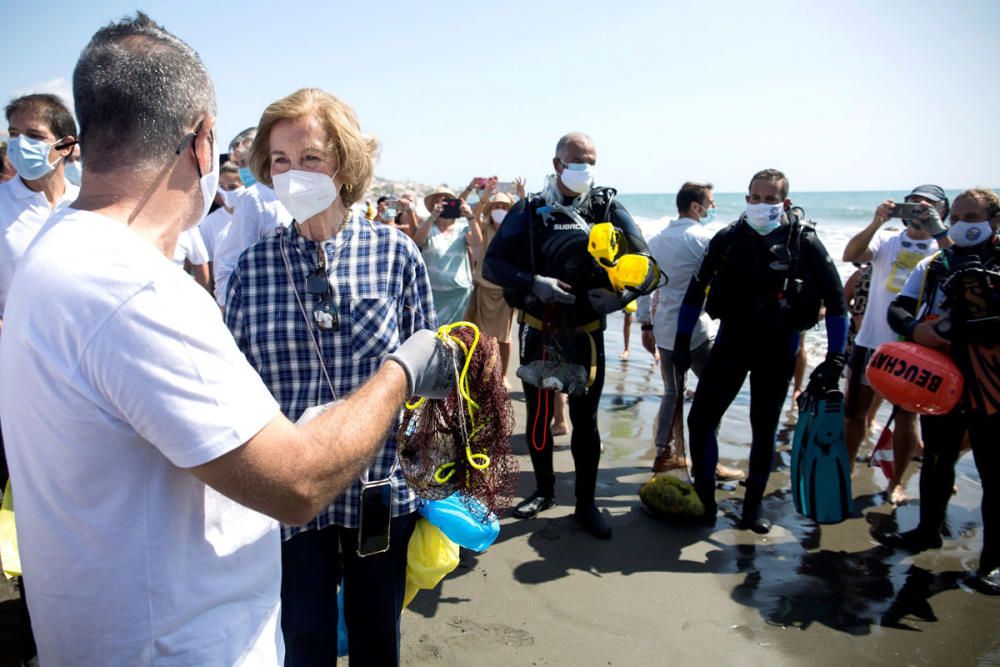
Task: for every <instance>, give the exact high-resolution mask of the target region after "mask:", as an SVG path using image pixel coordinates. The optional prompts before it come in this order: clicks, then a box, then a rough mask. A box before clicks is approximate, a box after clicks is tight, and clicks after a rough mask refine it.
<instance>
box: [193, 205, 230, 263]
mask: <svg viewBox="0 0 1000 667" xmlns="http://www.w3.org/2000/svg"><path fill="white" fill-rule="evenodd" d="M232 221H233V214H232V213H230V212H229V211H227V210H226V209H225V207H224V206H220V207H219V208H217V209H215V210H214V211H212V212H211V213H209V214H208V215H207V216H205V219H204V220H202V221H201V222H200V223H198V231H199V232H200V233H201V240H202V241H203V242H204V243H205V250H207V251H208V261H210V262H214V261H215V253H216V251H217V250H218V249H219V244H220V243H221V241H222V239H224V238H225V237H226V235H227V234H228V233H229V225H230V223H232Z"/></svg>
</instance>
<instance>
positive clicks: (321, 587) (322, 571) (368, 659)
mask: <svg viewBox="0 0 1000 667" xmlns="http://www.w3.org/2000/svg"><path fill="white" fill-rule="evenodd" d="M416 522H417V513H416V512H414V513H412V514H407V515H406V516H400V517H394V518H393V519H392V523H391V526H390V529H389V530H390V537H389V550H388V551H386V552H385V553H381V554H375V555H372V556H368V557H367V558H359V557H358V554H357V547H358V530H357V529H356V528H341V527H339V526H331V527H329V528H324V529H323V530H307V531H305V532H302V533H299V534H298V535H296V536H295V537H293V538H292V539H290V540H288V541H286V542H283V543H282V544H281V632H282V634H283V635H284V638H285V667H307V666H312V665H317V666H320V665H321V666H322V667H329V666H330V665H335V664H336V663H337V583H338V582H339V581H340V579H341V575H343V580H344V581H343V585H344V616H345V620H346V622H347V638H348V651H349V653H350V662H351V664H352V665H398V664H399V616H400V613H401V612H402V608H403V594H404V592H405V589H406V551H407V545H408V544H409V542H410V535H411V534H413V527H414V526H415V525H416ZM338 546H341V547H342V551H343V556H342V561H343V564H342V565H341V557H340V556H339V555H338Z"/></svg>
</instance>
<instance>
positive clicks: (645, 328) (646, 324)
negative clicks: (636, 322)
mask: <svg viewBox="0 0 1000 667" xmlns="http://www.w3.org/2000/svg"><path fill="white" fill-rule="evenodd" d="M640 329H641V330H642V331H652V330H653V325H652V324H651V323H649V322H643V323H642V326H641V327H640Z"/></svg>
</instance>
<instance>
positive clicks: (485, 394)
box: [397, 322, 519, 522]
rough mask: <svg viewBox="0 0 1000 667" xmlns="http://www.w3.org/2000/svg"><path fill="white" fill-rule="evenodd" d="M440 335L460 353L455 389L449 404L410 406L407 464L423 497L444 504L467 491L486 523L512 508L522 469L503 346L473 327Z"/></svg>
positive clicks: (449, 328) (403, 436) (403, 448)
mask: <svg viewBox="0 0 1000 667" xmlns="http://www.w3.org/2000/svg"><path fill="white" fill-rule="evenodd" d="M438 336H439V337H440V338H442V339H443V340H445V341H446V342H448V344H449V345H452V346H454V347H455V348H456V349H457V351H458V352H459V353H458V354H455V355H454V358H455V360H456V361H455V376H456V382H455V390H454V391H453V392H452V393H451V394H450V395H449V396H448V397H447V398H445V399H442V400H429V399H418V400H417V401H415V402H413V403H407V404H406V410H405V412H404V413H403V422H402V424H401V425H400V427H399V434H398V437H397V442H398V443H399V467H400V469H401V470H402V472H403V477H405V478H406V483H407V485H408V486H409V487H410V489H412V490H413V492H414V493H415V494H417V495H418V496H419V497H421V498H425V499H428V500H440V499H442V498H447V497H448V496H450V495H452V494H453V493H455V492H456V491H461V492H462V494H461V497H462V498H463V502H464V504H465V505H466V506H467V507H468V509H469V510H470V512H471V513H472V514H473V516H475V517H476V518H477V519H479V520H480V521H482V522H486V521H488V520H489V518H490V514H491V513H492V514H495V515H496V516H500V515H501V514H502V513H503V512H504V511H506V510H507V509H509V508H510V506H511V504H512V502H513V499H514V492H515V491H516V489H517V480H518V472H519V467H518V463H517V458H516V457H515V456H514V455H513V453H512V452H511V447H510V435H511V432H512V431H513V430H514V411H513V407H512V406H511V402H510V397H509V396H508V395H507V389H506V388H505V387H504V382H503V369H502V367H501V363H500V352H499V347H498V345H497V341H496V339H495V338H493V337H491V336H481V335H480V333H479V329H478V328H477V327H476V326H475V325H474V324H471V323H470V322H456V323H454V324H449V325H446V326H443V327H441V328H440V329H439V330H438ZM465 499H470V500H475V501H478V502H465Z"/></svg>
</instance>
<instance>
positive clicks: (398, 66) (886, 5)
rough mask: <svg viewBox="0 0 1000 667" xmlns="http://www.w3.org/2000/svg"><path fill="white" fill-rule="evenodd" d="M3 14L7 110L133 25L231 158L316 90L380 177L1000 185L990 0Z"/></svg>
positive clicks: (999, 43)
mask: <svg viewBox="0 0 1000 667" xmlns="http://www.w3.org/2000/svg"><path fill="white" fill-rule="evenodd" d="M6 4H7V6H6V7H5V9H4V11H3V14H2V18H0V22H2V24H3V27H4V31H3V33H4V37H5V39H4V42H3V44H4V51H5V53H4V67H3V69H2V71H0V94H2V95H3V97H4V98H10V97H12V96H14V95H17V94H23V93H26V92H34V91H36V90H39V89H43V88H44V89H47V90H52V89H55V90H61V91H66V92H67V93H68V92H69V90H70V89H71V86H70V83H69V82H70V81H71V79H72V71H73V66H74V64H75V61H76V58H77V56H78V55H79V52H80V49H81V48H82V47H83V46H84V45H85V44H86V42H87V40H88V39H89V37H90V35H91V34H92V33H93V32H94V30H95V29H97V28H98V27H99V26H100V25H102V24H104V23H107V22H108V21H111V20H113V19H117V18H120V17H121V16H123V15H125V14H127V13H131V12H133V11H134V10H135V9H137V8H141V9H143V10H144V11H146V12H147V13H148V14H150V15H151V16H152V17H153V18H154V19H155V20H156V21H158V22H160V23H161V24H163V25H164V26H166V28H167V29H168V30H170V31H172V32H173V33H174V34H176V35H178V36H179V37H181V38H182V39H184V40H185V41H187V42H188V43H189V44H191V45H192V46H193V47H194V48H195V49H197V51H198V52H199V53H200V54H201V57H202V59H203V60H204V61H205V63H206V65H207V66H208V69H209V71H210V72H211V73H212V76H213V78H214V79H215V84H216V89H217V95H218V100H219V128H220V134H221V136H222V138H223V139H225V140H226V141H228V139H229V138H231V137H232V135H234V134H235V133H236V132H237V131H239V130H240V129H242V128H244V127H246V126H249V125H253V124H255V123H256V122H257V119H258V118H259V116H260V112H261V111H262V109H263V108H264V107H265V106H266V105H267V104H268V103H269V102H271V101H273V100H275V99H277V98H279V97H281V96H283V95H285V94H287V93H289V92H291V91H293V90H295V89H297V88H300V87H303V86H317V87H320V88H324V89H326V90H328V91H330V92H333V93H335V94H337V95H339V96H341V97H343V98H344V99H346V100H347V101H348V102H350V103H351V104H352V105H353V106H354V107H355V109H356V111H357V112H358V115H359V117H360V119H361V124H362V127H363V129H364V130H365V131H367V132H372V133H374V134H376V135H377V136H378V137H379V138H380V140H381V141H382V155H381V160H380V163H379V166H378V167H377V169H376V173H377V174H379V175H381V176H384V177H387V178H394V179H413V180H418V181H422V182H425V183H438V182H443V181H446V182H449V183H451V184H460V183H464V182H467V180H468V179H469V178H470V177H472V176H474V175H480V174H482V175H489V174H499V175H500V177H501V178H502V179H504V180H509V179H510V178H512V177H513V176H515V175H519V174H520V175H524V176H527V177H528V179H529V187H538V185H540V183H541V178H542V176H544V174H546V173H548V171H549V170H550V158H551V155H552V152H553V147H554V145H555V141H556V139H558V137H559V136H560V135H561V134H563V133H565V132H567V131H570V130H582V131H585V132H588V133H589V134H591V136H593V137H594V139H595V142H596V144H597V150H598V171H599V176H598V180H599V181H600V182H602V183H604V184H607V185H615V186H617V187H618V188H619V190H621V191H624V192H631V193H640V192H673V191H676V189H677V187H678V186H679V185H680V184H681V183H682V182H683V181H685V180H696V179H701V180H710V181H713V182H714V183H715V185H716V188H717V189H718V190H721V191H738V190H742V189H743V188H744V187H745V186H746V182H747V181H748V179H749V176H750V175H751V174H752V173H753V172H754V171H756V170H758V169H761V168H765V167H776V168H779V169H782V170H783V171H785V173H786V174H788V176H789V177H790V179H791V182H792V188H793V191H794V190H800V191H804V190H875V189H883V188H885V189H908V188H910V187H912V186H913V185H914V184H917V183H923V182H928V181H930V182H937V183H940V184H941V185H943V186H945V187H950V188H964V187H969V186H972V185H990V186H997V185H1000V131H998V129H1000V128H998V127H997V117H998V113H1000V86H998V85H997V82H998V81H1000V2H997V1H996V0H979V1H971V0H970V1H961V0H959V1H942V2H906V1H903V0H896V1H874V0H873V1H868V2H857V1H854V0H849V1H841V0H838V1H836V2H833V1H831V2H785V1H777V2H755V3H746V2H712V1H705V2H702V1H699V2H690V1H687V2H666V1H664V2H628V3H626V2H622V3H613V2H599V1H591V0H559V1H558V2H555V1H553V2H550V1H547V0H535V1H533V2H520V1H514V2H507V3H497V2H480V3H472V2H434V1H433V0H429V1H424V2H405V3H404V2H376V1H373V0H369V1H365V0H362V1H359V2H343V1H338V2H332V1H330V0H325V1H317V2H312V1H309V0H294V1H290V2H280V3H279V2H269V3H265V2H256V1H253V0H250V1H244V2H227V3H224V4H223V3H212V2H201V3H191V2H185V1H172V2H166V1H163V0H149V1H148V2H144V3H141V4H135V3H134V2H117V1H115V0H89V1H88V2H76V1H73V2H69V1H63V2H48V3H38V2H37V1H36V0H13V2H10V3H6ZM84 164H86V157H84Z"/></svg>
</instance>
